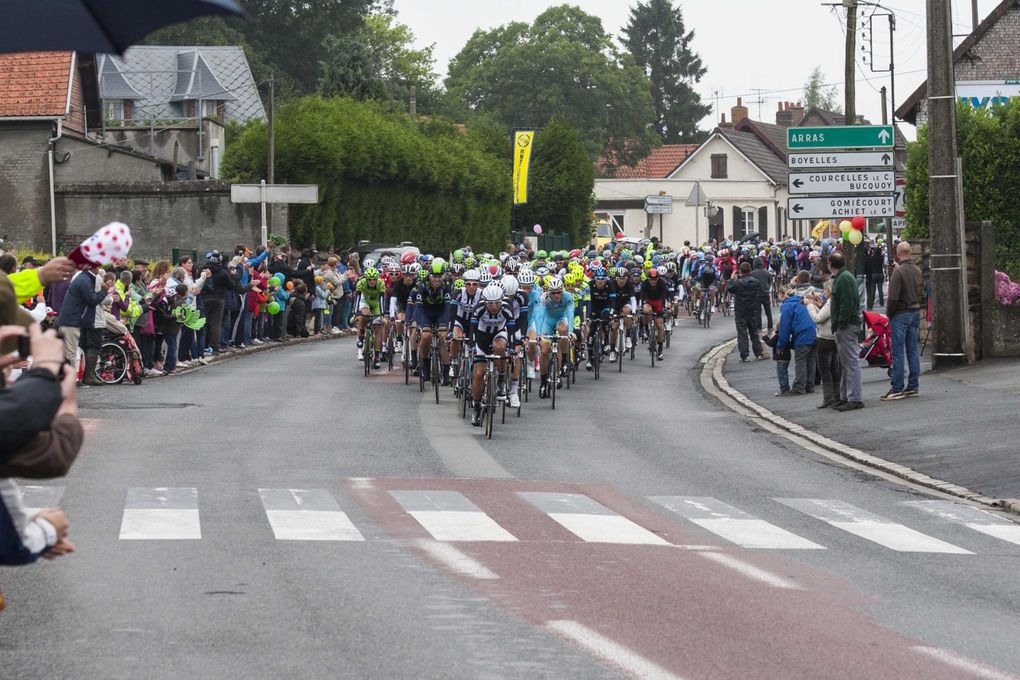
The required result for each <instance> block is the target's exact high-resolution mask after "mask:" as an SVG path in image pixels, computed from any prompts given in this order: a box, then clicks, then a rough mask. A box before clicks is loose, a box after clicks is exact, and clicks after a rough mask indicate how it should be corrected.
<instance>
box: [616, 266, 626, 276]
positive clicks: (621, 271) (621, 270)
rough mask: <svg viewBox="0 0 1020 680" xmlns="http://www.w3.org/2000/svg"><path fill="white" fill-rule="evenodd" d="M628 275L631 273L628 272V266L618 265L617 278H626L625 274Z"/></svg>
mask: <svg viewBox="0 0 1020 680" xmlns="http://www.w3.org/2000/svg"><path fill="white" fill-rule="evenodd" d="M628 275H629V273H628V272H627V268H626V267H617V268H616V277H617V278H619V279H622V278H624V277H625V276H628Z"/></svg>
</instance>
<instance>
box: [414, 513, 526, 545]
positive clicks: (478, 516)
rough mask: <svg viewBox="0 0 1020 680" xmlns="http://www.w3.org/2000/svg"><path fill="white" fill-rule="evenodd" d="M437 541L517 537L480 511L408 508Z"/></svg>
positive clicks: (509, 539) (496, 539) (488, 539)
mask: <svg viewBox="0 0 1020 680" xmlns="http://www.w3.org/2000/svg"><path fill="white" fill-rule="evenodd" d="M407 514H409V515H411V517H414V518H415V519H416V520H418V524H421V525H422V527H424V528H425V530H426V531H427V532H429V533H430V534H432V538H434V539H436V540H437V541H516V540H517V537H515V536H514V535H513V534H511V533H510V532H509V531H507V530H506V529H504V528H503V527H501V526H500V525H498V524H496V522H495V520H493V519H492V518H491V517H489V516H488V515H486V514H485V513H484V512H480V511H469V510H409V511H408V513H407Z"/></svg>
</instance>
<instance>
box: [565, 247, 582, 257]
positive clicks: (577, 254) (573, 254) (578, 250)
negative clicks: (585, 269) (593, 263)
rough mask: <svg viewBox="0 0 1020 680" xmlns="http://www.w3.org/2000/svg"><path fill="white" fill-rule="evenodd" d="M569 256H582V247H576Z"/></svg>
mask: <svg viewBox="0 0 1020 680" xmlns="http://www.w3.org/2000/svg"><path fill="white" fill-rule="evenodd" d="M568 256H569V257H572V258H573V257H581V249H580V248H574V249H573V250H571V251H570V253H568Z"/></svg>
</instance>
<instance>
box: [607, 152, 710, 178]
mask: <svg viewBox="0 0 1020 680" xmlns="http://www.w3.org/2000/svg"><path fill="white" fill-rule="evenodd" d="M698 146H700V145H698V144H663V145H662V146H660V147H658V148H656V149H652V152H651V153H650V154H648V156H647V157H645V158H642V159H641V160H640V161H638V162H637V164H636V165H621V166H617V168H616V171H615V172H613V173H612V174H611V175H610V174H609V173H606V172H604V171H603V168H604V167H605V166H606V165H607V164H608V163H607V161H606V159H599V163H598V168H597V171H598V172H599V174H600V175H603V176H611V177H612V178H615V179H665V178H666V177H669V176H670V175H671V174H673V171H674V170H676V169H677V168H678V167H679V166H680V164H681V163H683V162H684V161H685V160H686V159H687V157H688V156H690V155H691V154H692V153H694V151H695V150H696V149H697V148H698Z"/></svg>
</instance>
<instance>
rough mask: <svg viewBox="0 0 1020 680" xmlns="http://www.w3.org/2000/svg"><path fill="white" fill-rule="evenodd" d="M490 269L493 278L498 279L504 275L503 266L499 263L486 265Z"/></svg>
mask: <svg viewBox="0 0 1020 680" xmlns="http://www.w3.org/2000/svg"><path fill="white" fill-rule="evenodd" d="M485 269H487V270H488V271H489V276H491V277H492V278H493V279H498V278H500V277H501V276H503V268H502V267H500V266H499V265H498V264H490V265H487V266H486V267H485Z"/></svg>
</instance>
